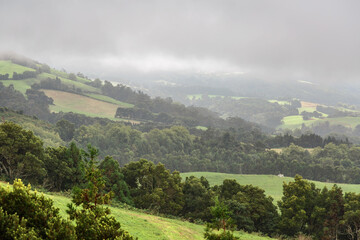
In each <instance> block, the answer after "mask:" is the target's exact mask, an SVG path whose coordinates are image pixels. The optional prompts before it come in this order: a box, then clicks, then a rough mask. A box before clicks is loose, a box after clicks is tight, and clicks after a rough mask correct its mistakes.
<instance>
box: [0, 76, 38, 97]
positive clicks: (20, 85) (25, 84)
mask: <svg viewBox="0 0 360 240" xmlns="http://www.w3.org/2000/svg"><path fill="white" fill-rule="evenodd" d="M0 82H2V83H3V84H4V85H5V86H6V87H8V86H9V85H11V84H12V85H14V88H15V90H18V91H19V92H21V93H22V94H24V95H25V92H26V90H27V89H30V88H31V85H33V84H34V83H38V82H40V80H39V79H36V78H28V79H25V80H1V81H0Z"/></svg>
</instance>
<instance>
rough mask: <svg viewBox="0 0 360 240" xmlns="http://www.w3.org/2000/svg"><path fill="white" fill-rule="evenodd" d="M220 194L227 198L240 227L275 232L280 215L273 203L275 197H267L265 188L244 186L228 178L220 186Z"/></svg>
mask: <svg viewBox="0 0 360 240" xmlns="http://www.w3.org/2000/svg"><path fill="white" fill-rule="evenodd" d="M219 196H220V197H221V198H222V199H224V200H226V201H225V203H226V204H227V206H228V208H229V209H230V210H231V211H232V215H231V217H232V219H234V220H235V223H236V225H237V227H238V229H243V230H246V231H250V232H252V231H260V232H263V233H266V234H272V233H274V232H275V230H276V227H277V223H278V220H279V215H278V213H277V210H276V207H275V206H274V204H273V203H272V202H273V199H272V198H271V197H267V196H266V195H265V192H264V190H262V189H260V188H258V187H254V186H252V185H245V186H242V185H240V184H238V183H237V182H236V180H231V179H226V180H224V182H223V184H222V185H221V186H219Z"/></svg>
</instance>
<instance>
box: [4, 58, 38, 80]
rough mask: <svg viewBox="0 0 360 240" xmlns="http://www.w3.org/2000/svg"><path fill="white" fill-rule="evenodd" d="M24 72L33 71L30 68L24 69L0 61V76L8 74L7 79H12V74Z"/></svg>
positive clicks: (8, 62) (9, 62)
mask: <svg viewBox="0 0 360 240" xmlns="http://www.w3.org/2000/svg"><path fill="white" fill-rule="evenodd" d="M25 71H35V70H34V69H32V68H28V67H24V66H21V65H18V64H15V63H12V62H11V61H10V60H9V61H0V74H2V75H4V74H7V73H8V74H9V78H12V76H13V73H14V72H16V73H23V72H25Z"/></svg>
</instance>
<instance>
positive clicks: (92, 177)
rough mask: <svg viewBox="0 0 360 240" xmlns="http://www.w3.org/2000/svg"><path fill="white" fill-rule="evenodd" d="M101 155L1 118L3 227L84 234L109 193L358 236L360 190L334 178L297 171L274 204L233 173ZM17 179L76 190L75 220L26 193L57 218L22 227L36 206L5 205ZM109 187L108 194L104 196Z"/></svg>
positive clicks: (142, 204) (146, 203) (286, 227)
mask: <svg viewBox="0 0 360 240" xmlns="http://www.w3.org/2000/svg"><path fill="white" fill-rule="evenodd" d="M334 146H335V145H334ZM327 150H330V149H327ZM319 154H320V153H319ZM321 154H324V153H321ZM98 156H99V151H98V150H97V149H96V148H94V147H92V146H91V145H88V147H87V149H86V150H82V149H80V148H78V147H77V146H76V144H75V143H71V144H70V145H69V146H68V147H65V146H60V147H57V148H54V147H47V148H43V145H42V141H41V140H40V139H39V138H37V137H36V136H34V135H33V133H32V132H31V131H26V130H24V129H22V128H21V127H20V126H18V125H16V124H14V123H10V122H5V123H2V124H1V125H0V160H1V161H0V163H1V165H0V173H1V177H2V178H3V179H4V180H7V181H15V182H14V193H11V192H9V190H7V191H4V190H1V191H2V194H0V202H1V207H2V208H3V209H1V210H0V216H2V218H0V221H4V219H13V220H12V221H11V222H9V221H8V220H5V222H6V226H8V227H9V225H11V224H18V225H21V226H23V227H24V228H25V230H24V231H25V232H26V233H27V234H30V232H32V230H33V231H34V234H35V236H47V234H49V233H52V234H55V232H56V233H57V234H65V235H64V236H67V235H66V234H70V233H69V232H75V233H77V234H84V235H86V234H88V232H87V231H90V230H91V231H94V232H95V233H97V234H99V231H100V230H97V229H96V228H97V227H99V225H97V222H96V219H97V217H94V214H99V218H101V217H100V216H102V217H104V218H108V216H107V214H106V213H107V210H104V209H103V208H100V209H97V210H96V211H95V210H94V209H96V206H97V204H100V206H101V204H102V203H106V202H107V201H108V200H109V198H110V197H111V196H112V197H114V199H116V201H118V202H122V203H125V204H128V205H131V206H134V207H136V208H142V209H148V210H151V211H152V212H157V213H162V214H165V215H175V216H179V217H183V218H186V219H188V220H190V221H197V220H201V221H204V222H209V223H210V222H213V221H214V214H215V213H214V211H213V210H214V207H215V208H216V207H219V206H217V204H220V203H221V204H223V208H224V209H225V210H226V212H227V215H228V217H227V219H226V221H230V220H231V222H232V223H233V225H234V226H236V227H235V229H238V230H244V231H247V232H254V231H256V232H262V233H264V234H267V235H269V236H274V235H279V234H280V235H286V236H296V235H297V234H300V233H303V234H308V235H311V236H313V237H314V239H335V238H337V239H341V238H343V239H348V238H349V237H351V238H352V239H356V238H357V237H359V235H358V234H359V229H358V226H359V225H358V224H360V218H359V214H358V212H360V194H355V193H346V194H345V195H344V194H343V193H342V190H341V188H339V187H337V186H336V185H334V186H333V187H332V188H331V189H327V188H326V187H325V188H323V189H318V188H316V187H315V185H314V184H313V183H310V182H308V181H307V180H304V179H302V178H301V177H300V176H298V175H297V176H296V177H295V180H294V182H289V183H284V186H283V197H282V199H281V201H279V202H278V203H277V205H278V207H279V211H278V210H277V206H276V205H275V204H274V203H273V199H272V198H271V197H269V196H266V194H265V192H264V190H262V189H260V188H258V187H255V186H252V185H240V184H239V183H237V182H236V181H235V180H230V179H226V180H224V181H223V183H222V184H221V185H215V186H210V184H209V182H208V180H207V179H206V178H204V177H201V178H196V177H194V176H191V177H188V178H186V179H185V180H184V181H182V179H181V177H180V174H179V172H178V171H172V172H171V171H170V170H169V169H167V168H166V167H165V166H164V165H163V164H161V163H157V164H155V163H153V162H152V161H149V160H146V159H141V160H139V161H132V162H129V163H127V164H125V165H124V166H123V167H120V165H119V163H118V162H117V161H116V160H114V159H113V158H112V157H109V156H107V157H105V158H104V159H103V160H102V161H98V160H97V159H98ZM18 178H22V179H23V181H24V182H26V183H27V182H28V183H31V184H33V185H36V186H42V187H43V188H46V189H48V190H50V191H65V190H68V189H75V190H74V195H73V202H74V204H76V205H78V206H80V207H81V208H80V209H79V208H75V207H74V206H69V210H68V212H69V214H70V218H71V219H74V220H75V221H76V223H77V225H76V227H74V226H71V224H70V223H68V222H63V220H61V219H59V218H58V214H57V211H56V210H54V209H53V208H52V207H51V204H52V203H51V202H49V200H44V199H43V198H41V199H40V200H39V199H37V198H36V197H27V199H28V200H26V199H25V200H26V201H30V202H29V203H28V204H29V205H26V204H25V205H26V206H29V207H35V206H37V205H36V204H39V203H36V202H37V201H44V203H43V205H44V208H45V207H46V206H49V207H50V209H53V210H51V212H48V211H49V210H46V209H44V210H43V211H44V212H42V211H39V212H37V211H36V214H40V215H41V214H45V216H43V215H41V216H43V218H46V216H48V215H46V214H50V215H51V216H52V217H53V218H54V220H51V221H55V222H50V223H51V224H50V223H49V222H44V223H43V224H45V225H41V226H43V228H41V229H42V230H40V229H36V228H34V229H27V230H26V226H32V227H35V225H34V224H35V223H34V224H33V225H31V224H30V223H29V224H30V225H27V224H26V222H21V221H25V220H21V221H20V219H22V218H21V217H22V216H26V217H25V218H27V219H29V220H28V221H29V222H31V221H32V220H31V219H32V217H33V216H31V214H34V213H33V212H32V211H28V209H29V208H27V209H24V208H22V207H21V206H18V205H16V206H14V205H7V204H8V203H9V202H10V201H11V200H9V199H12V197H14V198H16V197H20V195H21V196H22V197H24V194H21V192H25V195H26V194H27V195H28V194H30V193H29V189H27V188H26V187H25V186H24V185H22V184H21V182H19V181H16V180H15V179H18ZM97 184H98V185H97ZM82 189H85V190H82ZM108 192H111V194H110V195H107V194H108ZM16 194H17V195H16ZM94 196H97V197H94ZM30 199H31V200H30ZM25 200H24V201H25ZM97 201H98V202H97ZM217 202H218V203H217ZM219 202H220V203H219ZM22 203H23V202H22ZM25 203H26V202H25ZM23 206H24V205H23ZM100 206H99V207H100ZM9 209H10V210H9ZM15 209H16V210H15ZM20 209H23V210H20ZM224 209H223V210H224ZM225 210H224V211H225ZM21 211H22V212H21ZM27 212H29V213H28V215H26V214H27ZM12 214H13V215H12ZM21 214H22V215H21ZM17 216H19V218H17ZM46 219H48V218H46ZM91 219H92V220H91ZM88 221H92V224H94V228H95V229H92V228H90V230H89V229H88V228H87V226H86V225H87V224H88V223H89V222H88ZM114 221H115V220H114V219H113V218H110V219H108V220H107V223H108V224H109V225H110V227H113V229H115V230H114V232H115V233H117V234H124V232H123V231H120V230H119V229H120V225H118V224H117V223H116V221H115V222H114ZM55 223H56V224H55ZM36 224H38V223H36ZM69 224H70V225H69ZM63 225H64V226H63ZM1 226H3V225H1ZM10 227H11V226H10ZM47 229H48V230H47ZM74 229H75V230H74ZM84 229H87V230H86V231H85V230H84ZM28 230H29V231H28ZM0 231H2V230H1V227H0ZM91 231H90V232H91ZM119 231H120V232H119ZM100 232H101V231H100ZM36 234H37V235H36ZM104 234H105V233H104ZM101 236H102V235H101ZM85 238H86V239H99V238H87V237H85ZM100 238H101V237H100ZM65 239H72V238H65Z"/></svg>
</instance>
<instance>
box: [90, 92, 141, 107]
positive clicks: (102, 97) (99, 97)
mask: <svg viewBox="0 0 360 240" xmlns="http://www.w3.org/2000/svg"><path fill="white" fill-rule="evenodd" d="M85 95H86V96H88V97H91V98H94V99H97V100H101V101H104V102H108V103H114V104H117V105H119V106H121V107H124V108H132V107H134V105H133V104H130V103H126V102H121V101H118V100H115V99H113V98H111V97H108V96H105V95H101V94H96V93H87V94H85Z"/></svg>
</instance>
